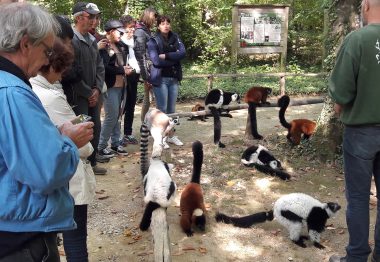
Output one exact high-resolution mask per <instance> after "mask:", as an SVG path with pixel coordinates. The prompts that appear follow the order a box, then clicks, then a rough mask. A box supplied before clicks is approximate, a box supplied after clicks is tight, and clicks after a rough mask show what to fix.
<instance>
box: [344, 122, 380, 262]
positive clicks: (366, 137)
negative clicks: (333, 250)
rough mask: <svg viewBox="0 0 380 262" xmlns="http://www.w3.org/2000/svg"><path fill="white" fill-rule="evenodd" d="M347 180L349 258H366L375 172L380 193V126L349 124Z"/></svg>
mask: <svg viewBox="0 0 380 262" xmlns="http://www.w3.org/2000/svg"><path fill="white" fill-rule="evenodd" d="M343 161H344V174H345V180H346V199H347V211H346V220H347V227H348V232H349V243H348V245H347V247H346V252H347V261H348V262H366V261H367V258H368V255H369V254H370V253H371V248H370V246H369V244H368V238H369V220H370V219H369V197H370V190H371V180H372V175H373V176H374V179H375V184H376V190H377V192H378V194H377V195H378V196H379V194H380V183H379V181H380V126H368V127H346V128H345V131H344V135H343ZM379 211H380V201H378V202H377V218H376V227H375V252H376V254H380V212H379Z"/></svg>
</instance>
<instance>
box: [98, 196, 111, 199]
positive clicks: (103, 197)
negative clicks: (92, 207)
mask: <svg viewBox="0 0 380 262" xmlns="http://www.w3.org/2000/svg"><path fill="white" fill-rule="evenodd" d="M107 198H109V196H100V197H98V199H99V200H103V199H107Z"/></svg>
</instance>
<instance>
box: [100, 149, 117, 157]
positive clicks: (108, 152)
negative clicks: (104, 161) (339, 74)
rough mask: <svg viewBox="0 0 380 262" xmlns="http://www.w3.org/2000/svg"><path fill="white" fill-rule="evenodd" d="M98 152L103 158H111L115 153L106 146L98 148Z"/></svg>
mask: <svg viewBox="0 0 380 262" xmlns="http://www.w3.org/2000/svg"><path fill="white" fill-rule="evenodd" d="M98 153H99V155H100V156H103V157H105V158H112V157H114V156H115V154H114V153H112V152H111V150H109V149H108V148H104V149H101V150H99V152H98Z"/></svg>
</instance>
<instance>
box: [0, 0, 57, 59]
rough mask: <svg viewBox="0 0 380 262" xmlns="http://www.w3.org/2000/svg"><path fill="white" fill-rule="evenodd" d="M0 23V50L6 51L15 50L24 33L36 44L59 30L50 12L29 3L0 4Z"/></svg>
mask: <svg viewBox="0 0 380 262" xmlns="http://www.w3.org/2000/svg"><path fill="white" fill-rule="evenodd" d="M0 25H1V30H0V52H6V53H11V52H15V51H17V50H18V49H19V48H20V41H21V38H22V37H23V36H24V35H28V37H29V39H30V41H31V43H32V44H33V45H38V44H39V43H40V42H41V41H42V40H43V39H44V38H45V37H46V36H48V35H49V34H54V35H56V34H57V33H58V32H59V31H60V26H59V24H58V22H57V21H56V20H55V19H54V17H53V16H52V15H51V14H50V13H48V12H47V11H45V10H44V9H42V8H41V7H39V6H37V5H33V4H30V3H11V4H3V5H0Z"/></svg>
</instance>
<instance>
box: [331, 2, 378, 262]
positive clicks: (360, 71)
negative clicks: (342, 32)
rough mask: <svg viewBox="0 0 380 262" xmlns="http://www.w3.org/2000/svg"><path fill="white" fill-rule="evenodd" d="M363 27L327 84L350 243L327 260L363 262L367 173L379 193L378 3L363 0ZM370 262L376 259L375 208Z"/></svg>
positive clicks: (366, 246) (366, 247)
mask: <svg viewBox="0 0 380 262" xmlns="http://www.w3.org/2000/svg"><path fill="white" fill-rule="evenodd" d="M362 19H363V25H364V27H362V28H361V29H359V30H356V31H354V32H352V33H350V34H349V35H348V36H347V37H346V38H345V39H344V42H343V44H342V46H341V48H340V50H339V53H338V57H337V60H336V65H335V68H334V69H333V72H332V75H331V78H330V81H329V94H330V96H331V97H332V99H333V101H334V102H335V111H336V113H337V114H339V116H340V119H341V121H342V122H343V123H344V125H345V130H344V135H343V160H344V174H345V186H346V199H347V212H346V221H347V227H348V233H349V242H348V245H347V246H346V253H347V255H346V256H345V257H339V256H337V255H333V256H332V257H330V260H329V261H330V262H338V261H340V262H344V261H349V262H352V261H355V262H356V261H358V262H366V261H367V259H368V256H369V254H370V253H371V248H370V246H369V244H368V238H369V196H370V190H371V181H372V175H373V176H374V178H375V183H376V188H378V190H377V191H378V192H380V0H363V1H362ZM377 210H378V214H377V221H376V228H375V248H374V252H373V255H372V258H371V259H372V260H371V261H372V262H373V261H380V212H379V210H380V207H379V205H378V209H377Z"/></svg>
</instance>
